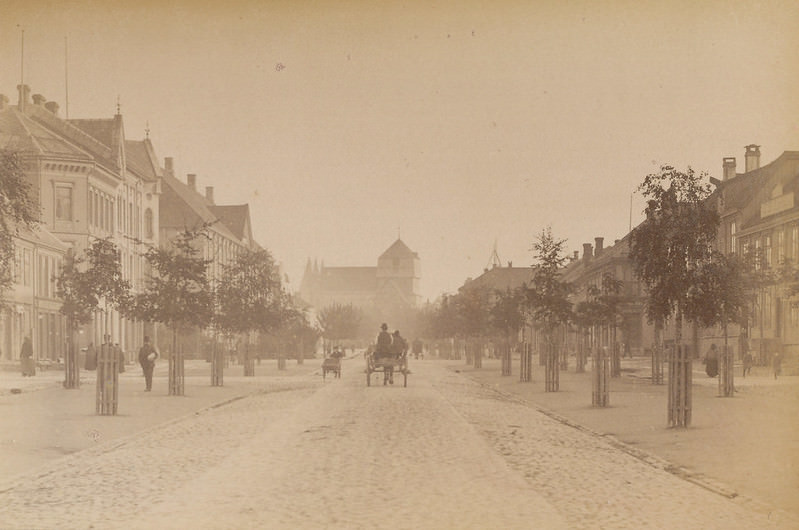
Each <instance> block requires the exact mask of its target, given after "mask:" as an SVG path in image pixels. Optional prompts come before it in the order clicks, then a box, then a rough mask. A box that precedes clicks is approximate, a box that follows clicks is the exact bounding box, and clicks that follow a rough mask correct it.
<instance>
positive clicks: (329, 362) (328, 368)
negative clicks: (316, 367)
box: [322, 356, 341, 379]
mask: <svg viewBox="0 0 799 530" xmlns="http://www.w3.org/2000/svg"><path fill="white" fill-rule="evenodd" d="M328 372H332V374H333V376H335V378H336V379H341V357H339V356H331V357H327V358H325V359H324V360H323V361H322V379H325V378H326V377H327V373H328Z"/></svg>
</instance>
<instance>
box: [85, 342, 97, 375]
mask: <svg viewBox="0 0 799 530" xmlns="http://www.w3.org/2000/svg"><path fill="white" fill-rule="evenodd" d="M84 367H85V368H86V369H87V370H92V371H93V370H96V369H97V351H96V350H95V349H94V343H93V342H90V343H89V345H88V346H87V347H86V364H85V365H84Z"/></svg>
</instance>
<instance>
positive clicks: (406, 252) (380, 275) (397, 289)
mask: <svg viewBox="0 0 799 530" xmlns="http://www.w3.org/2000/svg"><path fill="white" fill-rule="evenodd" d="M420 278H421V266H420V261H419V255H418V254H417V253H416V252H413V251H412V250H411V249H409V248H408V246H407V245H406V244H405V243H403V242H402V240H401V239H399V238H398V239H397V240H396V241H395V242H394V243H393V244H392V245H391V246H390V247H388V249H387V250H386V251H385V252H383V254H381V255H380V257H379V258H378V259H377V292H376V301H377V303H378V304H380V305H393V306H405V307H418V306H419V304H420V302H421V298H422V297H421V295H420V294H419V279H420Z"/></svg>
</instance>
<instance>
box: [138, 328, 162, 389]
mask: <svg viewBox="0 0 799 530" xmlns="http://www.w3.org/2000/svg"><path fill="white" fill-rule="evenodd" d="M156 359H158V352H157V351H155V348H154V347H153V345H152V344H150V337H148V336H145V337H144V344H142V346H141V348H139V364H141V369H142V371H143V372H144V384H145V389H144V390H145V392H149V391H150V390H152V389H153V370H154V369H155V360H156Z"/></svg>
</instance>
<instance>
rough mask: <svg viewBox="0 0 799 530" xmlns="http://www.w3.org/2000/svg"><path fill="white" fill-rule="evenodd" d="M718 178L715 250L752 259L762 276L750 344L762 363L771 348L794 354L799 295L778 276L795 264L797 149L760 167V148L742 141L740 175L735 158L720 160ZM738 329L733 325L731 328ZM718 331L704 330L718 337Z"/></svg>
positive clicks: (798, 253)
mask: <svg viewBox="0 0 799 530" xmlns="http://www.w3.org/2000/svg"><path fill="white" fill-rule="evenodd" d="M723 170H724V173H723V174H724V176H723V180H721V181H718V180H714V184H715V185H716V191H715V192H714V196H713V197H714V198H715V199H716V200H717V205H718V208H719V213H720V214H721V225H720V228H719V236H718V239H717V245H718V248H719V250H722V251H724V252H728V253H736V254H739V255H741V256H752V257H754V258H755V267H756V269H757V271H758V272H761V273H762V277H763V280H764V281H762V282H761V285H759V286H758V288H757V289H756V292H754V293H752V294H753V296H752V304H751V306H750V307H749V311H748V313H749V314H748V318H747V319H746V321H744V322H742V323H741V324H742V326H743V327H744V328H745V329H747V328H748V335H749V342H750V347H751V350H752V351H753V353H755V356H756V357H760V358H761V361H762V362H766V361H767V360H768V358H769V356H770V355H772V354H773V353H775V352H777V351H781V352H783V353H785V354H793V355H795V354H797V353H799V299H797V298H796V297H795V296H794V297H791V296H790V295H789V294H788V293H787V290H786V281H785V278H783V277H782V276H781V275H780V269H781V268H782V267H784V266H788V267H796V266H797V265H799V151H785V152H783V153H782V154H781V155H780V156H779V157H778V158H777V159H776V160H774V161H773V162H771V163H770V164H768V165H765V166H762V167H761V166H760V146H758V145H748V146H746V153H745V168H744V172H743V173H737V172H736V159H735V158H734V157H727V158H724V161H723ZM735 333H736V334H737V333H738V329H737V328H736V329H735ZM718 334H719V331H718V330H705V332H704V336H705V337H707V340H718V338H719V337H718Z"/></svg>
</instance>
